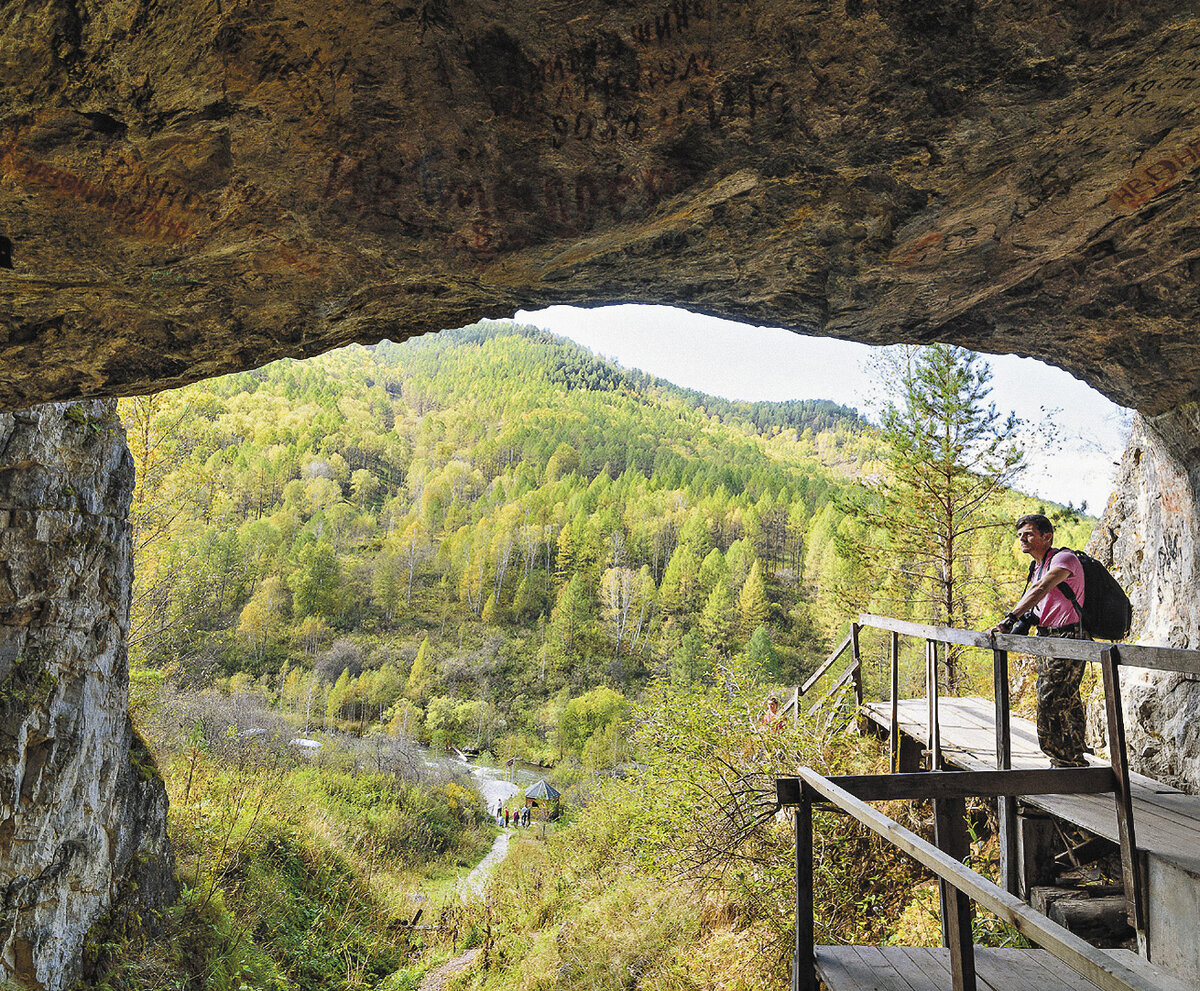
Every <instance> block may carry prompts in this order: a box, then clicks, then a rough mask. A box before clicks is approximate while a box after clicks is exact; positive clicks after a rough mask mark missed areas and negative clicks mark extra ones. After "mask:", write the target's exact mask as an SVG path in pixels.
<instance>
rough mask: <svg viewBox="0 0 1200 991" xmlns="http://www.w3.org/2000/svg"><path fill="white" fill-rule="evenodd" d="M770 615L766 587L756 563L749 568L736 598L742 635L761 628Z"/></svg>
mask: <svg viewBox="0 0 1200 991" xmlns="http://www.w3.org/2000/svg"><path fill="white" fill-rule="evenodd" d="M770 615H771V604H770V602H769V601H768V600H767V587H766V584H765V583H764V582H763V579H762V570H761V568H760V567H759V563H758V561H755V562H754V565H753V566H752V567H751V568H750V575H749V577H748V578H747V579H746V583H745V584H744V585H743V586H742V592H741V595H739V596H738V620H739V625H740V629H741V632H742V635H743V636H745V635H747V634H749V633H750V632H751V631H752V630H755V629H757V628H758V627H760V626H762V625H763V624H764V623H765V622H766V621H767V619H768V618H769V617H770Z"/></svg>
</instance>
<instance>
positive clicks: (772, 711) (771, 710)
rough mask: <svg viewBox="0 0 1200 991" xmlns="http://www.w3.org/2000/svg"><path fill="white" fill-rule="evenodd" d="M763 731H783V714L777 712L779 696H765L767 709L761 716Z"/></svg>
mask: <svg viewBox="0 0 1200 991" xmlns="http://www.w3.org/2000/svg"><path fill="white" fill-rule="evenodd" d="M762 726H763V729H765V730H769V731H772V732H775V733H778V732H779V731H780V730H782V729H783V713H782V712H780V711H779V696H778V695H768V696H767V708H766V709H765V710H764V711H763V714H762Z"/></svg>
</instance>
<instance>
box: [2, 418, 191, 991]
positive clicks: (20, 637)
mask: <svg viewBox="0 0 1200 991" xmlns="http://www.w3.org/2000/svg"><path fill="white" fill-rule="evenodd" d="M132 488H133V464H132V460H131V459H130V457H129V452H128V449H127V447H126V446H125V437H124V431H123V429H122V428H121V424H120V421H119V420H118V419H117V416H116V409H115V403H114V402H111V401H92V402H84V403H77V404H63V403H59V404H51V405H45V406H41V407H38V408H37V409H34V410H31V411H25V412H19V413H15V414H0V983H4V979H5V978H8V979H10V980H13V981H14V982H15V983H16V985H17V986H19V987H26V988H37V989H47V991H51V989H54V991H57V989H60V988H65V987H70V986H71V984H72V983H74V981H75V980H76V979H77V978H78V976H79V969H80V951H81V949H82V946H83V941H84V939H85V937H86V935H87V933H88V932H89V931H90V930H91V929H92V927H93V926H94V925H95V924H96V923H97V922H98V921H100V920H102V919H103V918H105V917H106V916H107V917H114V916H121V915H125V914H128V913H130V912H133V911H138V912H148V911H150V910H153V909H156V908H161V907H164V906H165V905H167V904H170V902H171V901H173V900H174V897H175V882H174V879H173V876H172V875H173V869H174V863H173V855H172V852H171V849H170V845H169V843H168V841H167V837H166V816H167V797H166V792H165V791H164V789H163V785H162V780H161V778H159V777H158V774H157V771H156V770H155V768H154V762H153V760H152V758H150V756H149V754H148V753H147V752H146V751H145V749H144V747H143V746H142V745H141V742H140V740H138V739H137V738H136V736H135V734H134V732H133V728H132V725H131V724H130V721H129V715H128V705H129V674H128V665H127V660H126V653H125V636H126V632H127V627H128V620H129V596H130V587H131V580H132V561H131V550H130V540H129V526H128V522H127V519H126V516H127V513H128V507H129V499H130V495H131V493H132ZM134 756H136V760H135V759H134ZM6 986H7V985H6Z"/></svg>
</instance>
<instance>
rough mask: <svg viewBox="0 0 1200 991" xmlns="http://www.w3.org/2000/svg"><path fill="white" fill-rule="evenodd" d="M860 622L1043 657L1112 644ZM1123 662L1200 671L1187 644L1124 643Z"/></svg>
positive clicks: (1081, 656)
mask: <svg viewBox="0 0 1200 991" xmlns="http://www.w3.org/2000/svg"><path fill="white" fill-rule="evenodd" d="M858 622H859V625H860V626H870V627H873V628H874V629H877V630H889V631H891V632H893V633H902V634H905V635H906V636H912V637H923V638H925V639H927V640H940V641H941V642H943V643H953V644H958V645H960V646H963V647H978V648H980V649H981V650H1015V651H1018V652H1019V653H1022V654H1037V655H1039V656H1041V657H1060V658H1069V659H1071V660H1076V661H1097V662H1099V661H1100V660H1101V655H1102V653H1103V651H1104V650H1105V648H1107V647H1111V646H1112V644H1110V643H1108V642H1106V641H1103V640H1061V639H1059V638H1057V637H1020V636H1015V635H1014V634H1011V633H998V634H996V636H995V637H989V636H988V635H987V634H986V633H980V632H978V631H976V630H960V629H956V628H955V627H953V626H932V625H929V624H927V623H913V622H910V621H909V620H906V619H893V618H892V617H890V616H875V615H872V614H870V613H863V614H862V615H861V616H859V617H858ZM1120 647H1121V651H1120V665H1121V666H1122V667H1134V668H1151V669H1153V670H1155V671H1177V672H1180V673H1181V674H1195V675H1200V650H1189V649H1187V648H1185V647H1152V646H1149V645H1146V644H1136V643H1131V644H1124V643H1123V644H1121V645H1120Z"/></svg>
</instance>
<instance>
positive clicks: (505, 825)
mask: <svg viewBox="0 0 1200 991" xmlns="http://www.w3.org/2000/svg"><path fill="white" fill-rule="evenodd" d="M508 816H509V812H508V809H505V810H504V828H505V829H507V828H508Z"/></svg>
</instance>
